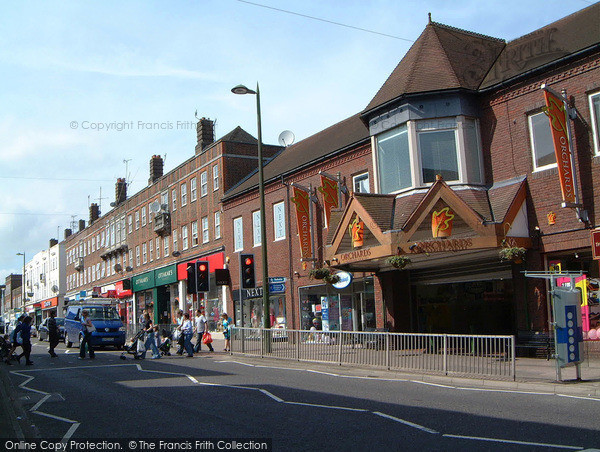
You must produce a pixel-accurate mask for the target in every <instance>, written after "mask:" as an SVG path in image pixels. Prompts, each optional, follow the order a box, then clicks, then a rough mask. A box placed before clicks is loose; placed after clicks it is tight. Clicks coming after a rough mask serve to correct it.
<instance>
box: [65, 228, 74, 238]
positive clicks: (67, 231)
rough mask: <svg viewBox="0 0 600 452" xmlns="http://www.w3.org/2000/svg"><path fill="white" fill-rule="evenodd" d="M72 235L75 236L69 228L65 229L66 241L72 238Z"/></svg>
mask: <svg viewBox="0 0 600 452" xmlns="http://www.w3.org/2000/svg"><path fill="white" fill-rule="evenodd" d="M71 234H73V230H72V229H69V228H67V229H65V239H66V238H68V237H70V236H71Z"/></svg>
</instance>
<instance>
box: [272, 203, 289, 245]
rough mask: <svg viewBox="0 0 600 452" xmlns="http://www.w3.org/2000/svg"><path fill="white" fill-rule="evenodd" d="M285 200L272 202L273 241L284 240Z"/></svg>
mask: <svg viewBox="0 0 600 452" xmlns="http://www.w3.org/2000/svg"><path fill="white" fill-rule="evenodd" d="M285 234H286V230H285V202H284V201H281V202H276V203H275V204H273V237H274V238H273V241H274V242H277V241H279V240H285Z"/></svg>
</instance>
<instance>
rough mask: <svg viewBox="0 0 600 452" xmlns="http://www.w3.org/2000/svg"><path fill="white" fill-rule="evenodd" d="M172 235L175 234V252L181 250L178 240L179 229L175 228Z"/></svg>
mask: <svg viewBox="0 0 600 452" xmlns="http://www.w3.org/2000/svg"><path fill="white" fill-rule="evenodd" d="M171 235H172V236H173V252H176V251H179V243H178V241H177V229H173V232H172V233H171Z"/></svg>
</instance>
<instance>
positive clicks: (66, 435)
mask: <svg viewBox="0 0 600 452" xmlns="http://www.w3.org/2000/svg"><path fill="white" fill-rule="evenodd" d="M80 425H81V424H80V423H79V422H75V423H74V424H73V425H71V427H69V430H67V433H65V436H63V438H62V441H61V442H62V443H66V442H67V441H68V440H69V439H71V436H73V433H75V430H77V427H79V426H80Z"/></svg>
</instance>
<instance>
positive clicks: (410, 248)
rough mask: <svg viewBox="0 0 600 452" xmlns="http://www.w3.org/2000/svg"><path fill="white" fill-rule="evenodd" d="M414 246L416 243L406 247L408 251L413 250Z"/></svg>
mask: <svg viewBox="0 0 600 452" xmlns="http://www.w3.org/2000/svg"><path fill="white" fill-rule="evenodd" d="M416 247H417V244H416V243H413V244H412V245H411V246H409V247H408V249H409V250H410V251H412V250H414V249H415V248H416Z"/></svg>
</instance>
